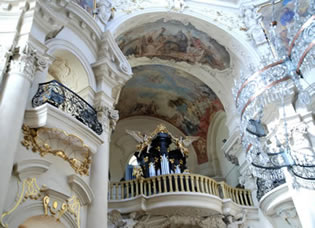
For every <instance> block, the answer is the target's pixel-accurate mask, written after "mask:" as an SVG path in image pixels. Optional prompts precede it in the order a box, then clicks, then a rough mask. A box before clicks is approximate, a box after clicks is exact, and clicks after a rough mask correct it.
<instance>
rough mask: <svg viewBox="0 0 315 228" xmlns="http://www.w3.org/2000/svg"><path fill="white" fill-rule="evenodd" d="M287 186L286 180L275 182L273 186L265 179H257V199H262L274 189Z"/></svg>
mask: <svg viewBox="0 0 315 228" xmlns="http://www.w3.org/2000/svg"><path fill="white" fill-rule="evenodd" d="M282 184H285V179H281V180H278V181H274V182H273V183H272V184H271V185H270V184H267V183H266V181H265V180H264V179H261V178H257V199H258V201H260V199H261V198H262V197H263V196H264V195H266V194H267V193H268V192H270V191H271V190H273V189H274V188H276V187H278V186H280V185H282Z"/></svg>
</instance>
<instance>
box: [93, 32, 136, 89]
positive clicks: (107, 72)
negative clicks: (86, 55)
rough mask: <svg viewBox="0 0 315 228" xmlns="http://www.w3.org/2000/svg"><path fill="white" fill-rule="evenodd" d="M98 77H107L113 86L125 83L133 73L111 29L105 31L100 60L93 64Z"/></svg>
mask: <svg viewBox="0 0 315 228" xmlns="http://www.w3.org/2000/svg"><path fill="white" fill-rule="evenodd" d="M93 68H94V69H95V75H96V77H97V78H99V80H100V79H103V80H104V79H105V80H106V81H108V82H109V83H110V84H111V85H112V87H116V86H118V85H123V84H124V83H125V82H126V81H127V80H129V79H130V77H131V75H132V70H131V67H130V65H129V63H128V61H127V59H126V57H125V56H124V54H123V53H122V52H121V50H120V48H119V47H118V45H117V43H116V41H115V39H114V38H113V36H112V34H111V33H110V31H107V32H105V33H104V36H103V40H102V41H101V48H100V50H99V60H98V61H97V62H96V63H95V64H93Z"/></svg>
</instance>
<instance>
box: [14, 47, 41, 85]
mask: <svg viewBox="0 0 315 228" xmlns="http://www.w3.org/2000/svg"><path fill="white" fill-rule="evenodd" d="M46 67H47V59H46V58H45V57H43V56H39V55H38V54H37V52H36V50H35V49H34V48H32V47H31V46H30V45H29V44H26V45H25V46H24V47H18V48H16V49H15V50H14V53H13V55H12V60H11V62H10V64H9V72H10V73H11V74H20V75H22V76H24V77H25V78H26V79H28V80H29V81H30V82H32V81H33V80H34V78H35V72H36V71H37V70H39V71H44V70H45V68H46Z"/></svg>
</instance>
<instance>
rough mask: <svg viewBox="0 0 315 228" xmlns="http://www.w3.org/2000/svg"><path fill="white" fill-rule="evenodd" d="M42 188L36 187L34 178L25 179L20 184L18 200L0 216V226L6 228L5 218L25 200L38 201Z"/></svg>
mask: <svg viewBox="0 0 315 228" xmlns="http://www.w3.org/2000/svg"><path fill="white" fill-rule="evenodd" d="M43 190H44V188H40V187H38V185H37V181H36V178H34V177H33V178H27V179H25V180H24V181H23V182H22V190H21V193H20V195H19V196H18V200H17V202H16V204H15V205H14V206H13V208H12V209H10V210H8V211H6V212H4V213H3V214H2V215H1V220H0V225H1V226H2V227H5V228H8V224H6V223H5V218H6V216H8V215H10V214H11V213H13V212H14V211H15V210H16V209H17V208H18V207H19V206H20V205H21V204H22V203H24V202H25V200H27V199H31V200H38V199H40V198H41V197H42V191H43Z"/></svg>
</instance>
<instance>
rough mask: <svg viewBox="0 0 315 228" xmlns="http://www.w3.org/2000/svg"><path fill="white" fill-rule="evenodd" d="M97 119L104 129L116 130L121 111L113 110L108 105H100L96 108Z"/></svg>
mask: <svg viewBox="0 0 315 228" xmlns="http://www.w3.org/2000/svg"><path fill="white" fill-rule="evenodd" d="M96 111H97V118H98V120H99V122H100V123H101V124H102V126H103V129H104V130H106V129H111V130H115V127H116V123H117V121H118V120H119V111H118V110H115V109H111V108H109V107H108V106H106V105H101V104H98V105H97V106H96Z"/></svg>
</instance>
